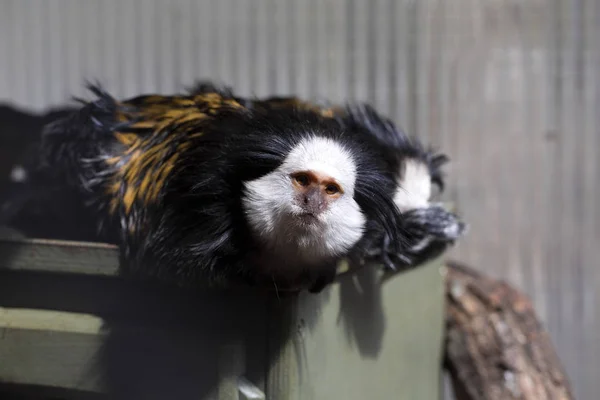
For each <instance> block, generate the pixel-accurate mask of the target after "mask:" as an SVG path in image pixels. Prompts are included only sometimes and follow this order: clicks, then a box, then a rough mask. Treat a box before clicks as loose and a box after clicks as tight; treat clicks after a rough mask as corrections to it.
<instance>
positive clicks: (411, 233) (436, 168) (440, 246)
mask: <svg viewBox="0 0 600 400" xmlns="http://www.w3.org/2000/svg"><path fill="white" fill-rule="evenodd" d="M189 90H190V92H191V93H220V94H222V95H224V96H230V97H231V98H236V99H237V100H238V101H244V102H245V104H246V106H247V107H253V108H255V109H261V110H277V111H281V110H285V109H286V108H300V109H311V108H315V109H318V108H321V109H328V110H331V111H332V115H331V118H332V119H334V120H335V121H336V122H337V123H338V124H339V125H340V127H341V128H342V129H343V130H345V131H346V132H348V134H353V135H356V136H357V137H362V140H364V141H365V142H364V148H370V149H371V151H372V152H374V154H375V153H376V154H377V155H376V157H377V158H378V160H379V163H380V170H379V171H378V173H377V174H378V177H381V176H383V175H382V173H381V170H385V171H386V173H385V176H386V181H387V180H388V179H392V180H393V181H394V182H395V185H394V186H391V187H390V186H385V190H389V192H388V195H389V196H390V197H391V196H393V193H394V191H395V190H396V188H397V187H398V186H399V185H400V182H401V180H402V178H403V176H402V174H403V170H402V166H403V165H404V162H405V161H406V160H408V159H415V160H418V161H420V162H422V163H424V164H425V165H426V166H427V167H428V169H429V174H430V176H431V182H432V184H433V185H437V186H438V188H439V190H440V192H443V190H444V189H445V182H444V174H443V171H442V167H443V166H444V164H446V163H447V162H448V161H449V158H448V157H447V156H446V155H445V154H442V153H438V152H436V151H435V150H434V149H432V148H426V147H425V146H424V145H423V143H422V142H421V141H420V140H419V139H417V138H416V137H411V136H409V135H407V134H406V133H405V132H404V131H402V130H401V129H400V128H398V127H397V126H396V125H395V124H394V123H393V122H392V121H391V120H390V119H388V118H386V117H384V116H383V115H381V114H379V113H378V112H377V111H376V110H375V109H374V108H373V107H371V106H370V105H368V104H363V103H354V104H347V105H346V106H345V107H338V108H336V109H333V108H331V105H326V104H324V105H317V104H313V103H308V102H305V101H303V100H301V99H298V98H294V97H270V98H267V99H262V100H253V101H250V100H247V99H239V98H237V97H234V94H233V90H232V88H230V87H228V86H224V85H221V86H218V85H215V84H214V83H211V82H208V81H198V82H196V84H195V86H193V87H192V88H190V89H189ZM375 184H377V182H375ZM385 207H388V206H385ZM379 221H380V219H371V220H369V221H368V224H367V232H366V234H365V235H364V237H363V238H362V239H361V241H360V242H359V243H358V244H357V245H356V247H355V249H354V250H353V252H352V254H351V258H352V259H353V260H354V261H355V262H358V263H364V262H366V261H368V262H376V263H380V264H382V265H383V266H384V269H386V270H388V271H399V270H403V269H406V268H410V267H415V266H418V265H421V264H422V263H424V262H426V261H428V260H431V259H433V258H435V257H437V256H439V255H440V254H441V253H442V252H443V251H444V250H446V249H447V248H448V246H451V245H452V244H453V243H454V242H455V240H456V239H458V237H460V236H461V235H462V234H463V232H464V230H465V228H466V225H465V224H464V223H463V222H462V221H460V219H459V217H458V216H457V215H455V214H453V213H451V212H448V211H446V210H444V209H443V208H442V207H440V206H438V205H435V204H433V205H431V206H430V207H428V208H426V209H417V210H410V211H408V212H405V213H403V215H402V218H401V221H400V224H399V225H398V226H397V227H396V228H397V230H399V231H400V233H401V235H400V237H399V239H398V241H396V239H393V238H391V237H388V236H387V235H386V233H385V232H386V231H388V230H389V228H388V227H386V228H385V229H384V227H382V225H381V223H380V222H379ZM453 225H456V226H458V231H456V232H454V231H452V230H449V229H448V228H449V227H451V226H453ZM423 243H427V245H425V246H422V244H423ZM392 247H393V249H392Z"/></svg>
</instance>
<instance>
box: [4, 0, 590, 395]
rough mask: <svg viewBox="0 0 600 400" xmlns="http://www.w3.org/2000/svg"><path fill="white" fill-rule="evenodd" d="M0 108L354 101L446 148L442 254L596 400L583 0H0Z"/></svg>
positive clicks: (585, 8) (580, 389)
mask: <svg viewBox="0 0 600 400" xmlns="http://www.w3.org/2000/svg"><path fill="white" fill-rule="evenodd" d="M0 7H1V8H0V100H9V101H12V102H15V103H17V104H19V105H25V106H29V107H32V108H35V109H41V108H44V107H46V106H49V105H56V104H61V103H63V102H65V101H67V100H68V99H69V97H70V96H71V95H85V92H84V91H82V82H83V80H84V79H86V78H87V79H96V78H97V79H99V80H100V81H102V82H103V83H104V84H105V85H106V86H107V88H108V89H109V90H110V91H112V92H113V93H115V94H116V95H117V96H129V95H135V94H139V93H140V92H149V91H160V92H171V91H175V90H180V89H182V88H183V87H185V86H186V85H189V84H190V83H191V82H192V81H193V80H194V79H196V78H201V77H208V78H213V79H216V80H220V81H223V82H226V83H231V84H233V85H234V86H235V87H236V88H237V90H238V91H239V92H240V93H241V94H251V93H254V94H257V95H265V94H274V93H277V94H289V93H295V94H299V95H301V96H305V97H326V98H329V99H331V100H335V101H341V100H343V99H361V100H369V101H372V102H374V104H375V105H376V106H377V107H378V108H379V109H380V110H382V111H384V112H387V113H388V114H390V115H391V116H393V117H394V118H395V120H396V121H397V122H399V123H400V124H401V125H403V126H404V127H405V128H407V129H408V130H409V131H411V132H414V133H418V134H419V135H421V136H422V137H424V138H426V139H427V140H428V141H430V142H431V143H433V144H435V145H438V146H440V147H441V148H443V149H444V150H446V151H447V152H448V153H449V154H450V155H451V156H452V158H453V160H454V162H453V164H452V166H451V168H450V169H449V173H450V182H449V189H448V192H447V193H446V198H447V199H449V200H452V201H454V202H455V203H456V204H457V205H458V207H459V209H460V211H461V212H462V213H464V215H465V216H466V218H467V219H468V220H469V222H470V223H471V225H472V226H471V231H470V235H469V237H468V238H467V239H466V240H464V241H463V242H462V244H461V245H460V246H459V247H458V248H456V249H454V250H453V251H452V256H453V257H455V258H457V259H459V260H463V261H465V262H468V263H470V264H472V265H474V266H476V267H477V268H480V269H481V270H484V271H486V272H488V273H491V274H493V275H495V276H499V277H504V278H507V279H508V280H509V281H510V282H512V283H514V284H516V285H518V286H519V287H521V288H522V289H524V290H525V291H526V292H527V293H528V294H529V295H530V296H531V297H532V298H533V300H534V301H535V304H536V306H537V309H538V310H539V313H540V315H541V316H542V318H543V321H544V323H545V324H546V325H547V326H548V328H549V329H550V332H551V334H552V336H553V338H554V341H555V343H556V344H557V346H558V348H559V353H560V355H561V356H562V358H563V360H564V363H565V364H566V367H567V370H568V372H569V373H570V375H571V379H572V381H573V384H574V386H575V390H576V393H577V395H578V398H581V399H592V398H595V397H597V393H598V392H600V380H598V379H597V376H596V375H597V373H596V372H595V371H596V369H597V368H598V367H600V344H599V343H600V341H599V340H598V339H599V335H600V334H599V333H598V332H600V315H599V311H598V310H599V306H600V297H599V296H598V294H597V292H598V289H600V265H599V264H600V247H599V245H600V212H599V211H598V203H599V202H600V171H599V169H600V165H599V164H600V163H599V162H598V161H597V157H596V155H597V149H598V148H599V145H600V134H599V129H600V117H599V116H600V112H599V111H600V107H599V106H600V97H599V94H600V92H599V82H600V62H599V61H600V59H599V57H600V4H598V2H597V1H596V0H578V1H572V2H568V1H560V0H546V1H543V0H518V1H517V0H479V1H476V0H452V1H445V0H419V1H415V0H412V1H410V0H372V1H367V0H299V1H291V0H288V1H283V0H253V1H244V0H215V1H208V0H207V1H192V0H177V1H158V0H153V1H152V0H147V1H144V0H104V1H92V0H0Z"/></svg>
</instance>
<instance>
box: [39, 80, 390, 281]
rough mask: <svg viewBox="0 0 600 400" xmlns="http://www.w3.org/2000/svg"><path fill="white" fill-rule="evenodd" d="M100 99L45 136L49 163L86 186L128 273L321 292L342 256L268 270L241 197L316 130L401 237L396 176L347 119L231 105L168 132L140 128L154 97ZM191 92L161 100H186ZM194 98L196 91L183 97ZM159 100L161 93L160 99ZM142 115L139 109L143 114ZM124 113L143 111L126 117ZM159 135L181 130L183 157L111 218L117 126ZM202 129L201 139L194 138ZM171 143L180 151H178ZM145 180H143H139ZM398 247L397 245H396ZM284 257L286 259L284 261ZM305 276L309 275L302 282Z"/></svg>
mask: <svg viewBox="0 0 600 400" xmlns="http://www.w3.org/2000/svg"><path fill="white" fill-rule="evenodd" d="M92 89H93V91H94V93H95V95H96V100H95V101H93V102H90V103H88V104H86V105H84V106H83V107H81V108H80V109H79V110H77V111H76V112H73V113H72V114H70V115H68V116H67V117H65V118H62V119H60V120H57V121H55V122H53V123H52V124H50V125H48V127H47V129H46V131H45V134H44V139H43V146H42V147H43V149H44V152H43V153H42V157H41V166H42V169H43V170H45V171H47V175H48V176H51V177H52V181H53V182H55V183H56V184H57V186H58V187H69V188H76V189H77V190H80V194H81V198H82V201H84V202H85V203H86V204H89V205H90V207H92V209H93V210H95V211H96V212H97V215H98V223H99V224H100V223H102V224H105V227H109V228H108V229H107V232H109V233H107V235H108V236H110V237H111V238H112V239H113V240H114V241H117V242H119V243H120V244H121V250H122V266H123V271H124V272H125V273H127V274H132V275H137V276H142V277H148V276H150V277H157V278H161V279H164V280H167V281H172V282H175V283H177V284H182V285H187V284H202V283H203V282H214V283H231V282H234V283H235V282H242V283H251V284H255V283H267V284H269V285H270V284H271V282H272V281H273V280H274V281H275V283H276V284H277V286H278V287H280V288H285V287H286V285H288V284H289V285H290V287H295V286H296V285H298V281H300V284H301V285H302V286H303V287H308V288H311V289H312V291H319V290H320V289H322V288H323V287H324V286H325V285H326V284H328V283H329V282H330V281H331V280H333V277H334V274H335V263H333V262H332V263H330V264H329V263H328V265H324V266H323V269H322V274H320V275H319V276H310V277H305V276H303V271H297V272H298V273H297V274H296V276H277V277H273V276H261V274H260V267H259V266H257V265H255V264H254V261H253V260H254V257H255V255H256V253H257V251H258V249H259V244H258V243H257V242H256V241H255V240H254V237H253V235H252V234H251V233H250V230H249V228H248V226H247V225H246V221H245V218H244V215H243V213H242V207H241V204H240V201H241V198H242V183H243V182H244V181H248V180H252V179H255V178H258V177H260V176H262V175H264V174H266V173H268V172H269V171H272V170H273V169H275V168H277V167H278V166H279V165H280V164H281V163H282V161H283V159H284V158H285V156H286V155H287V154H288V153H289V151H290V150H291V149H292V147H293V146H294V145H295V144H296V143H298V142H299V141H300V140H301V139H302V138H304V137H306V135H308V134H312V135H318V136H324V137H330V138H333V139H335V140H337V141H338V142H340V143H341V144H342V145H344V146H345V147H346V148H347V149H349V150H350V151H351V152H352V153H353V155H354V156H355V158H356V160H357V162H358V168H357V170H358V176H357V182H356V191H355V199H356V201H357V203H358V204H359V205H360V207H361V209H362V210H363V212H364V213H365V214H366V215H367V218H368V219H369V220H371V221H377V224H378V226H379V227H381V229H383V231H385V232H386V234H387V235H388V236H389V237H390V238H392V242H393V243H400V242H401V237H400V232H399V231H398V227H399V226H400V224H401V220H400V215H399V212H398V210H397V209H396V207H395V206H394V204H393V201H392V199H391V198H390V196H389V193H390V192H391V191H392V189H393V186H394V180H393V177H392V176H391V175H390V174H389V173H388V171H387V169H386V166H385V164H384V163H383V162H382V160H381V159H380V157H379V153H378V150H377V149H376V146H374V145H373V143H374V142H373V138H371V137H369V136H366V135H355V134H353V133H352V132H351V131H348V130H345V129H343V128H342V127H341V126H340V124H339V122H338V121H336V120H335V119H331V118H323V117H322V116H320V115H318V114H317V113H314V112H311V111H302V110H295V109H280V110H277V111H276V112H275V111H273V110H267V109H263V110H261V111H258V110H253V109H250V108H246V107H243V108H241V109H239V108H238V109H232V108H227V107H223V108H222V109H219V110H217V111H216V112H215V113H214V114H211V115H210V118H205V119H201V120H196V121H187V122H185V123H178V122H177V121H175V122H173V123H172V124H170V125H168V126H167V127H166V128H164V130H163V131H161V132H150V131H148V130H144V129H140V128H139V125H136V123H137V122H140V121H142V122H143V121H144V118H146V117H148V115H150V114H147V115H145V114H144V113H143V112H141V113H139V112H138V111H139V110H143V109H144V107H152V106H150V105H148V104H146V102H149V101H150V100H148V99H149V97H148V98H147V97H145V96H139V97H137V98H135V99H131V100H129V101H126V102H117V101H115V100H114V99H112V98H111V97H110V96H109V95H108V94H106V93H105V92H104V91H102V89H100V88H98V87H92ZM182 98H184V97H181V96H179V97H168V96H165V97H162V98H161V99H160V101H161V102H162V105H165V104H169V102H172V104H173V106H172V107H173V108H176V107H182V106H181V105H179V104H178V101H179V100H181V99H182ZM185 99H188V98H185ZM152 101H156V97H155V98H154V99H152ZM136 113H137V114H136ZM117 114H119V115H138V117H137V118H136V117H134V118H132V119H131V120H130V121H128V122H129V123H125V124H123V123H122V122H119V121H118V120H117V118H116V116H117ZM115 131H118V132H121V133H132V134H135V135H138V136H140V137H149V136H152V140H149V141H148V142H147V143H148V146H153V145H158V144H159V143H160V142H161V141H162V140H165V137H168V136H172V135H175V137H176V140H175V141H174V142H173V143H182V142H186V143H188V144H189V146H188V147H187V148H186V149H185V150H182V151H181V153H180V154H178V158H177V161H176V162H175V163H174V165H173V169H172V170H171V171H170V173H169V176H168V179H167V180H166V181H165V184H164V186H163V187H161V190H160V196H159V200H158V201H156V202H153V203H144V202H143V201H139V200H138V201H136V202H135V203H134V204H133V207H132V211H131V212H129V213H126V212H125V211H124V209H123V207H119V209H118V211H117V214H116V215H114V216H111V215H109V214H110V213H109V212H108V209H109V206H108V205H109V203H110V201H111V200H112V198H111V197H110V196H123V195H124V194H123V193H122V192H119V193H117V194H111V195H110V196H109V195H107V192H106V187H107V185H109V184H110V183H111V182H112V179H114V176H115V173H116V172H117V170H118V169H119V168H120V167H121V165H120V162H119V163H117V164H116V165H110V166H109V165H108V164H107V162H106V161H107V160H108V159H109V158H111V157H115V156H117V157H119V156H122V155H123V152H124V150H125V149H123V147H122V146H121V145H120V144H119V143H117V141H116V140H115V136H114V132H115ZM198 132H202V133H203V135H202V136H193V135H194V134H195V133H198ZM171 150H172V149H171ZM138 183H139V182H138ZM392 247H393V246H392ZM282 262H285V260H282ZM305 279H307V280H308V281H304V280H305Z"/></svg>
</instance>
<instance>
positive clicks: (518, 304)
mask: <svg viewBox="0 0 600 400" xmlns="http://www.w3.org/2000/svg"><path fill="white" fill-rule="evenodd" d="M446 297H447V306H446V307H447V308H446V328H447V333H446V350H445V360H444V362H445V367H446V369H447V370H448V372H449V373H450V376H451V379H452V383H453V388H454V394H455V396H456V398H457V399H459V400H496V399H497V400H510V399H519V400H543V399H557V400H558V399H560V400H563V399H573V395H572V392H571V388H570V384H569V382H568V379H567V376H566V374H565V372H564V370H563V367H562V365H561V363H560V360H559V358H558V356H557V354H556V352H555V350H554V348H553V345H552V342H551V340H550V337H549V335H548V333H547V332H546V331H545V330H544V329H543V327H542V325H541V324H540V322H539V321H538V318H537V316H536V314H535V311H534V309H533V306H532V304H531V301H530V300H529V299H528V298H527V297H526V296H525V295H523V294H522V293H520V292H519V291H517V290H515V289H514V288H512V287H510V286H509V285H508V284H507V283H505V282H503V281H498V280H494V279H491V278H489V277H486V276H484V275H482V274H480V273H477V272H475V271H474V270H472V269H470V268H468V267H466V266H463V265H460V264H457V263H449V264H448V266H447V276H446Z"/></svg>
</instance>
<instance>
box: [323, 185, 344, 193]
mask: <svg viewBox="0 0 600 400" xmlns="http://www.w3.org/2000/svg"><path fill="white" fill-rule="evenodd" d="M339 192H340V187H339V186H338V185H336V184H334V183H330V184H328V185H327V186H325V193H327V194H330V195H331V194H336V193H339Z"/></svg>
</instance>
